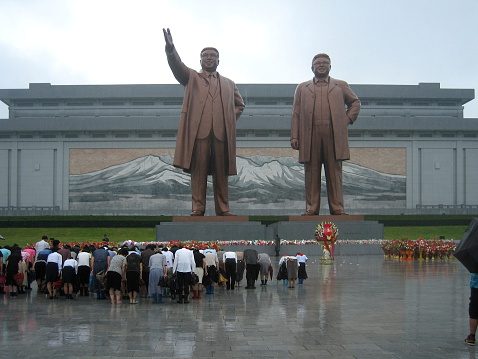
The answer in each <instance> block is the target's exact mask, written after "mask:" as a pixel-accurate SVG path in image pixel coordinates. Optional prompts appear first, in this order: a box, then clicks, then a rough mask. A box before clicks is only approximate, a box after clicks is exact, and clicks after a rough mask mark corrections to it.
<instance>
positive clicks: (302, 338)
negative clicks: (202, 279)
mask: <svg viewBox="0 0 478 359" xmlns="http://www.w3.org/2000/svg"><path fill="white" fill-rule="evenodd" d="M273 261H274V264H275V268H277V262H278V259H277V258H273ZM307 271H308V274H309V279H307V280H306V281H305V284H303V285H297V286H296V288H294V289H288V287H287V285H283V284H282V282H280V283H278V282H277V281H276V280H273V281H269V282H268V285H267V286H266V287H261V286H260V285H259V284H260V282H257V284H256V287H257V288H256V289H254V290H246V289H245V288H244V287H243V286H242V287H239V288H236V290H235V291H226V290H224V289H223V288H222V289H219V290H216V294H214V295H203V299H200V300H191V303H190V304H177V303H176V302H171V301H170V300H169V299H166V303H164V304H152V303H151V302H152V300H151V299H140V303H139V304H137V305H132V304H129V303H128V301H125V302H124V304H115V305H111V304H110V303H109V301H99V300H96V299H95V298H94V297H93V296H91V297H90V298H85V297H79V298H75V300H72V301H71V300H70V301H67V300H65V299H64V297H60V299H58V300H49V299H47V298H45V295H41V296H37V294H36V289H34V290H33V291H32V293H31V294H26V295H25V294H24V295H19V296H18V297H17V298H13V299H12V298H9V297H8V296H3V297H2V298H1V299H2V302H1V304H0V326H1V328H0V343H1V351H0V353H1V354H0V357H1V358H52V357H65V358H67V357H71V358H73V357H112V358H117V357H141V358H216V357H218V358H254V357H259V358H289V357H294V358H334V359H339V358H340V359H345V358H357V359H359V358H360V359H361V358H374V359H380V358H446V359H454V358H467V359H469V358H475V351H477V353H478V349H474V348H473V347H468V346H467V345H466V344H465V343H464V339H465V337H466V335H467V334H468V311H467V310H468V297H469V287H468V283H469V277H470V275H469V273H468V272H467V271H466V269H465V268H464V267H463V266H462V265H461V264H460V263H459V262H458V261H456V260H454V259H452V260H444V261H441V260H435V261H423V260H421V261H418V260H417V261H398V260H395V259H387V258H384V257H383V256H381V255H364V256H342V257H337V258H336V260H335V263H334V264H333V265H321V264H320V261H319V259H318V258H317V257H312V258H310V260H309V262H308V266H307ZM477 356H478V354H477Z"/></svg>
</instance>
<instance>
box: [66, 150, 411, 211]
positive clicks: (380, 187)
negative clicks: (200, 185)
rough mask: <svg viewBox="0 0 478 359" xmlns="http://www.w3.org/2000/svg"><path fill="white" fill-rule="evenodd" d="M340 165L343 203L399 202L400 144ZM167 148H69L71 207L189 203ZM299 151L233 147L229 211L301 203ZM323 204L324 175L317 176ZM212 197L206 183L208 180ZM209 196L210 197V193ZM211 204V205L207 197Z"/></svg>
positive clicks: (358, 153)
mask: <svg viewBox="0 0 478 359" xmlns="http://www.w3.org/2000/svg"><path fill="white" fill-rule="evenodd" d="M351 151H352V154H351V155H352V158H351V161H348V162H345V163H344V166H343V172H344V173H343V180H344V197H345V198H344V199H345V207H346V209H347V208H349V209H350V208H394V207H405V199H406V149H404V148H383V149H376V148H352V149H351ZM172 152H173V150H172V149H72V150H70V175H69V178H70V180H69V182H70V209H73V210H75V209H81V210H87V209H124V210H127V209H130V210H135V209H136V210H137V209H142V210H158V211H159V212H161V213H162V214H168V212H174V210H177V209H186V210H189V209H190V207H191V191H190V188H189V183H190V178H189V175H188V174H187V173H184V172H183V171H182V170H179V169H176V168H175V167H173V165H172V163H173V155H172ZM296 156H297V152H296V151H293V150H291V149H285V148H284V149H277V148H239V149H238V156H237V169H238V175H237V176H232V177H230V179H229V199H230V202H231V203H230V205H231V209H234V210H237V209H243V210H247V209H254V210H258V209H267V210H273V209H281V210H283V209H289V208H290V209H291V211H293V212H292V213H294V212H296V211H297V210H302V209H303V208H304V206H305V199H304V198H305V197H304V196H305V195H304V167H303V165H301V164H300V163H298V162H297V157H296ZM322 184H323V186H322V188H323V203H322V210H325V209H326V208H327V203H326V202H327V198H326V196H325V177H324V175H322ZM208 193H210V198H208V200H211V201H212V200H213V197H212V183H209V184H208ZM208 197H209V196H208ZM211 205H212V206H213V203H212V202H211Z"/></svg>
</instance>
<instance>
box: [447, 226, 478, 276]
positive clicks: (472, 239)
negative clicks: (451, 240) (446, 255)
mask: <svg viewBox="0 0 478 359" xmlns="http://www.w3.org/2000/svg"><path fill="white" fill-rule="evenodd" d="M453 255H454V256H455V258H456V259H458V260H459V261H460V262H461V264H463V265H464V266H465V267H466V269H468V270H469V271H470V273H478V218H473V219H472V220H471V222H470V224H469V226H468V228H467V230H466V231H465V234H464V235H463V237H462V238H461V240H460V243H459V244H458V246H457V247H456V250H455V253H453Z"/></svg>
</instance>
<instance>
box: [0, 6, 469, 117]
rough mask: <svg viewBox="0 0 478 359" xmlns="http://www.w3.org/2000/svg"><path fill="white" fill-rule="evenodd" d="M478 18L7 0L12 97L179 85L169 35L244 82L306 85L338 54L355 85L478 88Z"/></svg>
mask: <svg viewBox="0 0 478 359" xmlns="http://www.w3.org/2000/svg"><path fill="white" fill-rule="evenodd" d="M477 18H478V0H456V1H450V0H446V1H445V0H433V1H432V0H394V1H384V0H360V1H357V0H241V1H237V0H236V1H230V0H215V1H210V0H203V1H197V0H175V1H165V0H135V1H123V0H0V55H1V56H0V88H3V89H6V88H8V89H10V88H28V86H29V83H34V82H49V83H51V84H53V85H84V84H88V85H97V84H168V83H176V80H175V79H174V77H173V76H172V74H171V72H170V70H169V67H168V65H167V62H166V58H165V55H164V38H163V34H162V28H163V27H169V28H170V29H171V33H172V35H173V40H174V42H175V44H176V48H177V49H178V52H179V54H180V56H181V58H182V59H183V61H184V62H185V63H186V64H187V65H188V66H189V67H193V68H197V69H198V68H199V52H200V50H201V49H202V48H203V47H205V46H214V47H217V48H218V49H219V51H220V65H219V68H218V70H219V71H220V72H221V73H222V74H223V75H225V76H227V77H229V78H231V79H233V80H234V81H235V82H236V83H274V84H277V83H299V82H302V81H306V80H308V79H310V78H311V77H312V72H311V70H310V63H311V60H312V57H313V56H314V55H315V54H316V53H319V52H326V53H328V54H329V55H330V56H331V58H332V71H331V75H332V76H334V77H336V78H339V79H342V80H345V81H347V82H349V83H350V84H405V85H416V84H418V83H420V82H436V83H440V84H441V87H442V88H467V89H476V88H477V87H478V39H477V35H478V21H477V20H476V19H477ZM477 95H478V93H477ZM0 104H1V106H0V118H6V117H7V110H6V106H5V105H3V103H0ZM465 116H466V117H474V118H478V100H473V101H471V102H470V103H468V104H466V105H465Z"/></svg>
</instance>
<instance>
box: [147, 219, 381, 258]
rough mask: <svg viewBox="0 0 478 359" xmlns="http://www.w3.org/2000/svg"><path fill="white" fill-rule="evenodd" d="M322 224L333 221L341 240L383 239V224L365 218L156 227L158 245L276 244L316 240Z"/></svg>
mask: <svg viewBox="0 0 478 359" xmlns="http://www.w3.org/2000/svg"><path fill="white" fill-rule="evenodd" d="M357 217H358V218H357ZM299 219H300V220H299ZM321 222H333V223H334V224H335V225H336V226H337V228H338V230H339V236H338V239H339V240H340V239H350V240H354V239H383V224H381V223H378V222H376V221H364V220H363V216H293V217H289V221H283V222H277V223H273V224H271V225H268V226H266V225H265V224H262V223H260V222H249V217H246V216H237V217H216V216H204V217H190V216H184V217H174V218H173V222H162V223H161V224H158V225H156V242H167V241H174V240H179V241H191V240H194V241H241V240H266V241H274V237H275V236H276V235H278V236H279V238H281V239H286V240H304V239H306V240H308V239H315V235H314V231H315V227H316V226H317V225H318V224H319V223H321ZM336 254H339V253H336Z"/></svg>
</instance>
